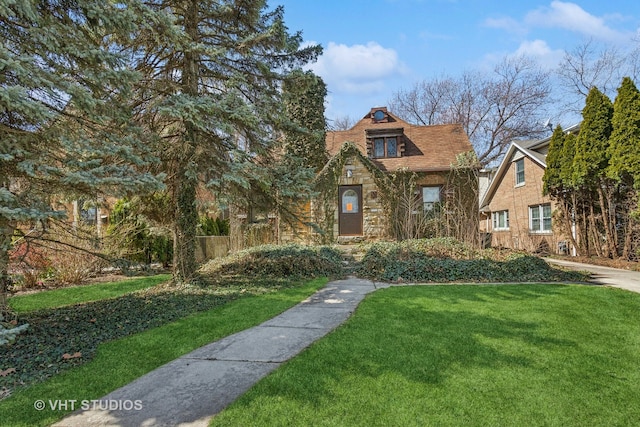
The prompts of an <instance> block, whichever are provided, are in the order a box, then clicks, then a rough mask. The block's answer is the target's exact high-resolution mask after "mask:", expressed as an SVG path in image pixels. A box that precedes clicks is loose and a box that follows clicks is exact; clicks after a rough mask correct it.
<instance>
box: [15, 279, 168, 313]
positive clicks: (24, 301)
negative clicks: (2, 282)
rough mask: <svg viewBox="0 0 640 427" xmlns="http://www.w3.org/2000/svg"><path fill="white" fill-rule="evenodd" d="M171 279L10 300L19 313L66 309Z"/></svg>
mask: <svg viewBox="0 0 640 427" xmlns="http://www.w3.org/2000/svg"><path fill="white" fill-rule="evenodd" d="M170 278H171V275H169V274H159V275H155V276H148V277H138V278H135V279H127V280H122V281H118V282H109V283H98V284H95V285H83V286H72V287H68V288H61V289H54V290H50V291H43V292H38V293H34V294H27V295H17V296H14V297H11V298H10V299H9V306H10V307H11V308H12V309H13V310H14V311H15V312H17V313H26V312H30V311H35V310H42V309H47V308H56V307H64V306H67V305H73V304H79V303H84V302H92V301H99V300H103V299H107V298H115V297H118V296H121V295H124V294H127V293H130V292H134V291H138V290H141V289H147V288H150V287H152V286H155V285H157V284H159V283H162V282H166V281H167V280H169V279H170Z"/></svg>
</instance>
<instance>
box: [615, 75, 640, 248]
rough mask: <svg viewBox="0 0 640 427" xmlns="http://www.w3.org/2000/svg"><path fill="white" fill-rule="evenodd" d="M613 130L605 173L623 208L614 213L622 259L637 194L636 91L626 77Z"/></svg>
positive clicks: (639, 100)
mask: <svg viewBox="0 0 640 427" xmlns="http://www.w3.org/2000/svg"><path fill="white" fill-rule="evenodd" d="M612 123H613V131H612V132H611V138H610V140H609V143H610V145H609V156H610V161H609V168H608V171H607V174H608V176H609V177H610V178H612V179H613V180H614V181H615V182H616V183H617V186H618V188H617V190H618V193H619V194H620V197H621V199H622V200H621V203H619V204H620V205H621V206H623V209H622V211H621V212H619V213H618V216H619V219H618V221H619V224H616V225H620V226H621V228H624V238H623V239H622V254H621V255H622V257H623V258H629V257H631V254H632V253H633V248H632V244H633V241H634V236H636V237H637V235H638V234H640V230H638V213H639V212H638V193H639V192H640V92H639V91H638V89H637V87H636V85H635V84H634V83H633V80H631V79H630V78H629V77H625V78H624V79H622V83H621V85H620V87H619V88H618V94H617V96H616V99H615V101H614V103H613V119H612Z"/></svg>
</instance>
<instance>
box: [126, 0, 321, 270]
mask: <svg viewBox="0 0 640 427" xmlns="http://www.w3.org/2000/svg"><path fill="white" fill-rule="evenodd" d="M153 8H154V9H155V10H156V11H158V12H160V11H164V12H165V13H168V14H170V15H171V17H172V19H173V21H174V23H175V25H174V27H172V29H171V31H162V32H154V31H145V32H141V33H140V34H138V36H137V37H136V38H135V44H133V45H132V46H130V55H131V58H132V60H133V61H135V63H136V69H138V70H139V71H141V72H142V73H144V75H145V79H144V80H143V82H144V83H145V84H143V85H141V86H140V87H139V88H138V93H137V94H136V97H135V98H134V101H135V102H136V108H137V111H138V117H139V120H140V123H142V124H143V125H144V126H145V127H146V128H147V129H148V130H149V131H150V132H151V133H152V134H154V135H156V137H157V143H156V144H155V146H154V147H155V150H156V152H157V153H158V155H159V156H160V157H161V159H162V172H164V173H165V174H166V176H167V179H166V181H165V182H166V185H167V187H168V192H169V194H170V196H171V200H172V203H171V205H172V206H171V211H172V217H173V234H174V263H173V265H174V280H176V281H178V282H183V281H191V280H193V279H194V278H195V276H196V267H197V266H196V262H195V234H196V226H197V224H198V214H197V210H196V188H197V186H198V184H199V182H202V181H204V182H205V183H206V184H207V185H208V186H209V187H210V188H213V189H214V190H216V191H217V192H218V193H219V194H226V195H230V194H234V195H237V196H239V195H246V193H247V192H248V191H249V190H250V189H251V188H252V186H256V185H257V186H258V187H259V188H262V189H265V188H269V187H270V186H272V185H273V180H272V179H271V178H272V177H273V175H272V174H271V173H270V166H272V165H273V164H274V155H275V150H274V149H275V148H277V144H278V143H277V141H278V137H279V135H280V133H281V130H282V127H283V125H284V124H286V120H285V114H284V111H283V106H282V92H281V84H282V81H283V79H284V78H285V77H286V76H287V75H288V73H289V72H290V71H291V70H293V69H296V68H299V67H300V66H302V65H304V64H306V63H307V62H308V61H311V60H314V59H315V58H316V57H317V55H318V54H319V53H320V50H321V48H320V46H309V47H305V48H301V47H300V44H301V42H302V36H301V34H300V33H295V34H293V35H290V34H289V33H288V31H287V28H286V27H285V25H284V23H283V13H284V10H283V9H282V7H278V8H276V9H274V10H268V9H267V6H266V2H265V1H262V0H260V1H258V0H251V1H244V0H223V1H214V0H202V1H198V0H158V1H155V2H153ZM265 193H268V192H265Z"/></svg>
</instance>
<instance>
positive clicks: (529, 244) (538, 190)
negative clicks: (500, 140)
mask: <svg viewBox="0 0 640 427" xmlns="http://www.w3.org/2000/svg"><path fill="white" fill-rule="evenodd" d="M524 171H525V182H524V185H520V186H517V187H516V185H515V162H511V164H510V165H509V168H508V169H507V171H506V173H505V174H504V175H503V176H502V178H501V182H500V183H499V186H498V188H497V190H496V193H495V195H494V196H493V199H492V200H491V203H490V204H489V208H490V209H491V212H497V211H502V210H508V211H509V229H508V230H494V229H493V224H492V223H490V224H489V230H490V231H491V233H492V241H491V244H492V246H494V247H505V248H513V249H521V250H526V251H529V252H536V251H538V250H539V249H540V248H541V246H542V245H547V246H548V247H549V249H550V251H551V252H553V253H556V252H557V250H558V242H559V241H560V240H566V239H564V238H563V236H558V235H557V233H556V232H549V233H532V232H530V231H529V206H534V205H539V204H544V203H551V209H552V211H553V210H554V209H555V206H554V203H553V202H552V201H551V199H550V198H549V197H548V196H542V176H543V175H544V168H542V166H540V165H539V164H538V163H535V162H534V161H532V160H531V159H530V158H528V157H524ZM496 178H498V177H496ZM481 221H484V220H481ZM489 221H491V216H490V217H489ZM485 224H486V222H485ZM552 228H555V224H554V221H553V220H552Z"/></svg>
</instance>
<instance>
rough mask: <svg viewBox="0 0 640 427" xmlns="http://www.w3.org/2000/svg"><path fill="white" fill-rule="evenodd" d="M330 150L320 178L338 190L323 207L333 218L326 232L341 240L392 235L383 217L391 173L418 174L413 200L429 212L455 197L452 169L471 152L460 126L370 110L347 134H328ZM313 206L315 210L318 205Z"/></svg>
mask: <svg viewBox="0 0 640 427" xmlns="http://www.w3.org/2000/svg"><path fill="white" fill-rule="evenodd" d="M326 147H327V151H328V153H329V155H330V160H329V162H328V163H327V165H326V166H325V168H324V169H323V171H321V172H320V174H319V176H320V177H322V176H323V173H324V174H325V175H331V185H333V186H337V192H336V193H335V195H334V196H332V197H333V198H332V199H331V200H330V201H331V202H332V203H331V204H330V205H329V206H328V207H325V208H324V209H325V210H326V211H327V212H328V217H329V219H330V220H331V221H329V222H330V224H329V226H328V228H329V230H327V229H326V228H325V232H328V233H331V236H330V239H329V240H332V241H338V242H347V241H361V240H369V241H371V240H378V239H382V238H384V237H388V234H387V231H388V225H389V221H393V220H394V219H393V218H388V214H385V210H384V206H383V203H382V199H383V198H384V196H385V194H382V192H385V191H395V190H394V189H393V188H388V187H385V186H386V185H388V184H389V180H388V179H385V176H387V175H388V174H389V173H392V172H396V171H398V170H408V171H411V172H416V173H417V175H416V176H417V177H418V180H417V182H416V184H417V186H416V187H417V189H416V190H415V192H416V193H417V194H415V197H417V198H418V199H419V201H418V205H419V206H421V207H423V208H424V209H427V210H428V209H430V208H431V207H433V206H434V204H435V203H438V202H441V201H442V199H443V198H444V197H446V195H447V194H453V192H449V191H448V190H447V188H446V186H447V183H448V174H449V173H450V172H451V168H452V165H453V164H455V163H456V161H457V159H458V156H459V155H461V154H465V153H469V152H473V147H472V146H471V143H470V142H469V138H468V136H467V135H466V133H465V131H464V129H463V128H462V126H461V125H457V124H448V125H436V126H417V125H412V124H409V123H407V122H405V121H403V120H401V119H400V118H398V117H396V116H395V115H393V114H392V113H391V112H389V111H387V108H386V107H376V108H372V109H371V110H370V111H369V112H368V113H367V114H366V115H365V116H364V117H363V118H362V119H361V120H360V121H359V122H357V123H356V124H355V125H354V126H353V127H352V128H351V129H349V130H344V131H332V132H327V135H326ZM332 168H333V169H332ZM328 169H332V172H331V173H330V174H329V173H328ZM383 181H384V182H385V183H386V184H385V185H382V184H383ZM472 187H477V183H476V185H475V186H472ZM333 189H334V190H335V187H333ZM475 197H476V198H475V200H476V202H474V205H476V206H475V209H477V204H476V203H477V195H476V196H475ZM314 203H315V206H316V208H317V207H318V206H317V205H318V201H317V200H315V201H314V202H312V205H314ZM312 209H313V206H312ZM476 232H477V229H476Z"/></svg>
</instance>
